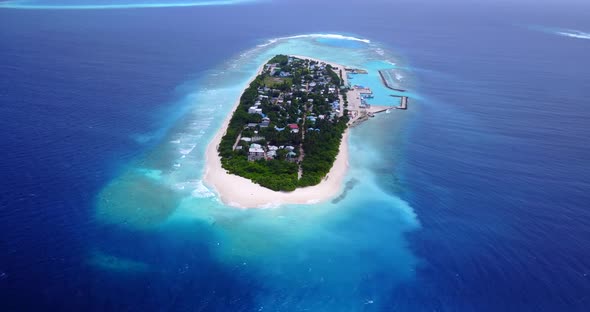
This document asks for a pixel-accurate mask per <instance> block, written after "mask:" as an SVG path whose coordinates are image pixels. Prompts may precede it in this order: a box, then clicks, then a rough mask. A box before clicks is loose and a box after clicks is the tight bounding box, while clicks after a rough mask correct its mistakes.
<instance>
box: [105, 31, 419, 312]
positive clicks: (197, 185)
mask: <svg viewBox="0 0 590 312" xmlns="http://www.w3.org/2000/svg"><path fill="white" fill-rule="evenodd" d="M324 40H329V44H326V43H325V41H324ZM338 41H342V42H343V43H344V44H342V45H336V44H335V42H338ZM348 42H354V44H353V45H350V44H348ZM285 53H289V54H296V55H304V56H310V57H315V58H320V59H325V60H327V61H332V62H337V63H340V64H343V65H346V66H352V67H358V68H365V69H367V70H369V74H368V75H357V76H363V78H362V79H361V78H359V80H363V84H364V85H365V86H369V87H371V88H374V89H375V93H376V97H375V99H374V100H375V101H379V100H381V99H385V98H390V97H388V95H387V93H390V92H389V91H387V90H383V88H382V87H380V85H381V81H380V78H379V75H378V73H377V71H376V69H378V68H383V69H394V66H393V65H392V64H393V63H394V62H395V61H396V59H395V57H394V55H392V54H388V53H386V52H385V51H384V50H383V49H382V48H380V47H379V45H377V44H375V43H367V42H361V41H358V40H353V39H352V38H348V39H342V38H340V37H337V36H335V37H333V38H332V37H329V38H328V39H326V38H323V39H322V40H317V36H299V37H295V38H282V39H278V40H271V41H269V42H268V43H265V44H261V45H259V46H257V47H256V48H254V49H251V50H248V51H245V52H243V53H242V54H240V55H238V56H236V57H235V58H234V59H232V60H231V61H229V62H227V63H225V64H223V65H221V66H220V67H219V68H217V69H216V70H213V71H211V72H210V73H209V74H208V75H207V77H206V78H205V79H204V80H203V82H201V84H200V86H199V88H195V90H196V92H195V93H193V94H191V95H189V96H188V97H189V98H190V100H191V102H190V104H189V112H188V113H187V114H186V116H184V117H183V118H181V119H180V121H179V122H178V123H177V124H176V125H175V126H174V127H172V128H171V129H170V131H169V132H168V133H167V134H166V135H165V136H164V137H163V138H162V140H161V143H159V144H157V145H156V146H155V147H154V149H153V150H151V151H149V152H148V153H147V154H146V155H145V156H142V157H140V158H139V159H138V160H137V161H135V162H133V163H131V164H129V166H128V167H127V168H125V169H124V170H123V171H122V172H121V174H120V175H119V176H118V177H116V178H115V179H114V180H113V181H112V182H110V183H109V184H108V185H107V186H106V187H105V188H104V189H103V190H102V191H101V192H100V194H99V196H98V198H97V218H98V220H100V221H101V222H105V223H107V224H117V225H121V226H123V227H126V228H130V229H140V230H158V229H169V230H172V231H174V229H177V228H182V227H183V226H186V225H193V224H195V223H198V224H201V225H203V226H205V227H206V228H208V231H210V234H211V235H213V236H214V237H216V239H215V240H214V241H213V244H212V245H213V250H214V251H213V253H214V254H215V256H216V257H217V258H218V260H219V261H221V262H222V263H225V264H226V265H228V266H229V267H235V266H238V267H239V266H248V269H249V270H254V271H255V272H260V274H261V276H259V277H260V278H261V280H262V281H264V282H263V283H262V284H261V287H263V288H265V289H267V290H268V291H270V292H271V294H269V295H268V296H267V295H264V294H265V292H262V294H260V295H257V296H259V297H258V298H257V299H256V300H258V301H259V302H260V304H261V306H265V307H268V308H270V309H271V310H272V309H277V308H278V307H279V306H278V305H279V303H280V304H285V303H289V302H291V303H292V304H294V306H293V308H294V309H296V308H297V307H298V306H297V305H298V304H309V303H310V302H314V304H316V305H317V306H315V307H312V308H313V309H323V310H326V311H346V310H347V309H352V310H358V307H359V306H364V305H365V304H371V302H372V301H374V300H378V298H377V297H379V296H380V295H382V294H383V293H384V292H383V290H382V289H374V288H373V287H374V286H372V284H371V280H372V278H376V277H377V276H380V278H382V277H383V276H381V275H382V274H388V276H389V275H390V276H391V279H392V280H393V281H395V280H404V279H406V278H410V277H411V276H413V274H414V269H415V266H416V264H417V261H418V260H417V259H416V258H415V257H414V256H413V255H412V253H411V252H410V251H409V250H407V248H406V243H405V240H404V234H405V233H406V232H407V231H411V230H413V229H416V228H417V227H419V222H418V220H417V218H416V216H415V214H414V212H413V211H412V208H411V207H410V206H409V205H408V204H407V203H406V202H404V201H402V200H401V199H399V198H397V197H396V196H395V195H393V194H391V193H388V192H385V191H384V190H383V189H382V184H381V181H380V180H379V179H378V176H377V175H376V174H375V173H374V172H375V170H374V167H375V166H376V165H379V163H380V162H381V161H382V159H384V157H383V156H384V155H382V154H381V153H383V149H382V146H380V144H381V142H380V140H381V135H382V131H383V130H384V129H387V130H386V131H388V132H390V137H392V136H396V128H397V127H399V125H400V124H402V123H403V122H404V112H400V111H394V112H392V113H390V114H382V115H380V116H378V117H376V118H375V119H373V120H371V121H370V122H367V123H365V124H363V125H361V126H360V127H357V128H353V129H352V130H351V135H350V146H349V151H350V155H351V156H350V170H349V171H348V173H347V177H346V179H345V181H343V183H344V191H343V193H342V194H341V195H340V196H338V197H337V198H335V199H333V200H330V201H328V202H325V203H321V204H314V205H289V206H284V207H270V209H249V210H240V209H236V208H231V207H227V206H224V205H223V204H222V203H221V202H220V201H219V199H218V198H217V196H216V195H215V194H214V192H213V191H211V190H209V189H208V188H207V187H206V186H205V185H204V184H203V182H202V180H201V177H202V175H203V170H204V153H205V149H206V147H207V144H208V143H209V141H210V140H211V139H212V137H213V136H214V135H215V133H216V131H217V130H218V128H219V127H220V126H221V123H222V121H223V120H224V119H225V118H226V116H227V114H228V113H230V110H231V108H232V107H233V104H234V102H235V100H236V99H237V98H238V97H239V95H240V93H241V91H242V90H243V88H244V86H245V84H246V83H247V81H248V80H249V79H250V77H251V76H252V75H253V73H254V72H255V71H256V69H257V68H258V67H259V66H260V65H261V64H262V63H264V62H265V61H266V60H267V59H269V58H270V57H272V56H273V55H276V54H285ZM407 86H408V87H410V88H411V87H412V85H411V82H410V81H409V80H408V84H407ZM386 92H387V93H386ZM390 101H391V100H390ZM381 165H382V166H390V165H391V164H381ZM392 183H395V182H392ZM236 191H239V190H236ZM367 194H371V196H370V198H369V199H368V198H367ZM367 210H370V211H367ZM376 235H377V236H376ZM382 237H387V238H388V239H387V241H383V240H382V239H381V238H382ZM103 258H104V257H103ZM367 258H370V259H371V260H370V261H367ZM129 261H130V260H127V259H125V261H123V263H124V264H126V263H128V262H129ZM123 266H124V265H123ZM105 267H109V266H105ZM385 272H386V273H385ZM286 284H290V285H292V286H291V287H285V285H286ZM390 286H391V287H393V286H394V283H392V284H390ZM293 289H297V290H296V291H294V290H293ZM318 289H321V290H322V291H321V292H317V290H318ZM316 292H317V294H316ZM300 296H305V297H306V298H308V300H305V301H304V302H302V301H300V300H298V299H297V298H299V297H300ZM314 296H317V298H315V297H314ZM327 298H332V299H327ZM333 298H348V299H340V300H338V301H332V300H333ZM361 299H362V300H361ZM326 300H327V301H326ZM275 304H276V306H273V305H275ZM353 307H356V308H353Z"/></svg>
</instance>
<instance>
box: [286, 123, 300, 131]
mask: <svg viewBox="0 0 590 312" xmlns="http://www.w3.org/2000/svg"><path fill="white" fill-rule="evenodd" d="M287 127H289V129H290V130H291V133H299V125H297V124H288V125H287Z"/></svg>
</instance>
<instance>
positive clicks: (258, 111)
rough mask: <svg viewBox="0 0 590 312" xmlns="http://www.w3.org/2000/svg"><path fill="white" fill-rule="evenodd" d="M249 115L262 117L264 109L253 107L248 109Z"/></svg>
mask: <svg viewBox="0 0 590 312" xmlns="http://www.w3.org/2000/svg"><path fill="white" fill-rule="evenodd" d="M248 114H260V115H262V108H258V107H256V106H251V107H250V108H248Z"/></svg>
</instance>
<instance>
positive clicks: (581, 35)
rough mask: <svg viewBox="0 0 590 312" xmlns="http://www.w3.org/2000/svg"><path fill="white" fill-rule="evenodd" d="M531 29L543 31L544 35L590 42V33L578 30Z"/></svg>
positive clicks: (530, 27) (531, 27) (539, 27)
mask: <svg viewBox="0 0 590 312" xmlns="http://www.w3.org/2000/svg"><path fill="white" fill-rule="evenodd" d="M529 29H532V30H536V31H542V32H544V33H548V34H552V35H558V36H562V37H569V38H576V39H586V40H590V32H584V31H581V30H576V29H567V28H551V27H545V26H536V25H535V26H529Z"/></svg>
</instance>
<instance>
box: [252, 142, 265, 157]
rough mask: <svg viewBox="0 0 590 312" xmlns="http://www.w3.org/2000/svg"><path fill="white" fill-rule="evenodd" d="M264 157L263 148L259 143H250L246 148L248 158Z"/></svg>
mask: <svg viewBox="0 0 590 312" xmlns="http://www.w3.org/2000/svg"><path fill="white" fill-rule="evenodd" d="M263 158H264V150H263V149H262V146H261V145H260V144H256V143H254V144H250V148H249V149H248V160H249V161H254V160H259V159H263Z"/></svg>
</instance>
